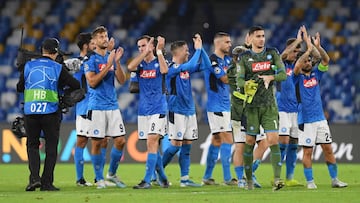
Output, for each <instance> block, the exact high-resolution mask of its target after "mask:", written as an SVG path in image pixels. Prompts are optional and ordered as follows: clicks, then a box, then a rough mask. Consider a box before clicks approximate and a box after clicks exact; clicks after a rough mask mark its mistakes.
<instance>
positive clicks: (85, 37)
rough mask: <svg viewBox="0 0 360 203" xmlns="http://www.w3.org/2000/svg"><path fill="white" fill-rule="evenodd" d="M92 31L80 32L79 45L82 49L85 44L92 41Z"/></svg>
mask: <svg viewBox="0 0 360 203" xmlns="http://www.w3.org/2000/svg"><path fill="white" fill-rule="evenodd" d="M91 38H92V37H91V33H90V32H86V33H85V32H83V33H80V34H79V36H78V37H77V45H78V47H79V49H82V48H83V46H84V44H89V43H90V41H91Z"/></svg>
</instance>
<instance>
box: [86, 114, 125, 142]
mask: <svg viewBox="0 0 360 203" xmlns="http://www.w3.org/2000/svg"><path fill="white" fill-rule="evenodd" d="M88 119H89V120H90V123H89V124H90V126H89V137H95V138H104V137H105V136H109V137H117V136H123V135H125V134H126V132H125V126H124V122H123V119H122V116H121V112H120V109H116V110H91V111H89V112H88Z"/></svg>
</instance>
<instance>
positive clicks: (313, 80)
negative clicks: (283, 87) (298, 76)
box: [304, 78, 318, 88]
mask: <svg viewBox="0 0 360 203" xmlns="http://www.w3.org/2000/svg"><path fill="white" fill-rule="evenodd" d="M317 84H318V82H317V80H316V78H310V79H309V80H306V79H304V87H307V88H311V87H315V86H316V85H317Z"/></svg>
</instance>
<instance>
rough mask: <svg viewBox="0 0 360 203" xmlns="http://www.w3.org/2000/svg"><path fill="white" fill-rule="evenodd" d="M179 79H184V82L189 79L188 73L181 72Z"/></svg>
mask: <svg viewBox="0 0 360 203" xmlns="http://www.w3.org/2000/svg"><path fill="white" fill-rule="evenodd" d="M180 78H181V79H185V80H187V79H189V78H190V74H189V72H188V71H184V72H181V73H180Z"/></svg>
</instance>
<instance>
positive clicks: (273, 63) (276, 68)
mask: <svg viewBox="0 0 360 203" xmlns="http://www.w3.org/2000/svg"><path fill="white" fill-rule="evenodd" d="M238 68H239V70H238V77H237V84H238V86H240V87H243V86H244V84H245V81H248V80H255V81H256V83H258V88H257V91H256V93H255V96H254V98H253V101H252V102H251V103H250V104H247V106H248V107H264V106H273V105H276V101H275V97H274V88H273V85H274V81H271V82H270V84H269V87H268V88H267V89H266V88H265V85H264V81H263V79H261V78H259V77H258V76H259V75H274V77H275V81H282V80H285V79H286V73H285V68H284V63H283V62H282V60H281V58H280V54H279V52H278V50H277V49H275V48H265V49H264V50H263V51H262V52H261V53H254V52H253V51H251V50H249V51H246V52H244V53H243V54H241V55H240V61H239V63H238Z"/></svg>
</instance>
